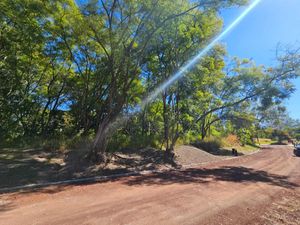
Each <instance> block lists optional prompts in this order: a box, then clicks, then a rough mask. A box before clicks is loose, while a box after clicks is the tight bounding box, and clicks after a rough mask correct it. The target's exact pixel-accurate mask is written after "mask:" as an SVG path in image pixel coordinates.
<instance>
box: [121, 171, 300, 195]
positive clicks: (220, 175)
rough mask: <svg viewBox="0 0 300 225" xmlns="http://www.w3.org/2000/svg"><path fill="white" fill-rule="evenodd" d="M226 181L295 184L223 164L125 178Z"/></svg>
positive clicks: (145, 181) (156, 182) (169, 181)
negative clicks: (207, 167) (211, 167)
mask: <svg viewBox="0 0 300 225" xmlns="http://www.w3.org/2000/svg"><path fill="white" fill-rule="evenodd" d="M217 181H227V182H234V183H244V184H250V183H266V184H269V185H273V186H279V187H284V188H291V189H293V188H296V187H298V185H297V184H295V183H292V182H289V181H288V177H287V176H280V175H277V174H272V173H268V172H266V171H263V170H255V169H252V168H247V167H242V166H240V167H235V166H224V167H221V168H214V169H204V168H202V169H199V168H190V169H185V170H173V171H169V172H165V173H153V174H150V175H145V176H137V177H132V178H131V179H129V180H125V181H124V183H125V184H127V185H167V184H176V183H177V184H189V183H200V184H201V183H214V182H217Z"/></svg>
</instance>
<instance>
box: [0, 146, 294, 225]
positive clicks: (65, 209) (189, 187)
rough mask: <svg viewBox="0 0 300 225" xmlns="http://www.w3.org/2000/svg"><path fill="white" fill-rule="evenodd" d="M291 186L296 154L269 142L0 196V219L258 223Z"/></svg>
mask: <svg viewBox="0 0 300 225" xmlns="http://www.w3.org/2000/svg"><path fill="white" fill-rule="evenodd" d="M298 185H300V158H297V157H294V156H293V154H292V147H287V146H273V147H267V148H265V149H263V150H262V151H260V152H259V153H256V154H253V155H250V156H243V157H239V158H237V159H233V160H226V161H220V162H216V163H211V164H208V165H205V166H202V167H197V168H190V169H182V170H180V171H171V172H165V173H160V174H150V175H144V176H135V177H127V178H121V179H118V180H114V181H109V182H103V183H96V184H90V185H80V186H67V187H57V188H51V189H47V190H40V191H38V192H31V193H22V194H21V193H17V194H9V195H8V194H3V195H1V196H0V198H1V202H2V203H1V204H0V224H5V225H14V224H22V225H26V224H30V225H33V224H47V225H49V224H105V225H107V224H138V225H141V224H151V225H154V224H261V222H262V221H261V216H262V215H263V213H264V212H265V211H266V210H268V208H269V207H270V205H271V204H272V203H273V202H274V201H276V200H277V199H278V198H280V196H283V195H286V194H287V193H289V192H293V193H294V192H297V193H298V192H299V188H298ZM299 224H300V221H299Z"/></svg>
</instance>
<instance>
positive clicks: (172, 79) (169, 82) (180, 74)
mask: <svg viewBox="0 0 300 225" xmlns="http://www.w3.org/2000/svg"><path fill="white" fill-rule="evenodd" d="M260 1H261V0H255V1H253V2H252V3H251V4H250V5H249V6H248V7H247V8H246V9H245V10H244V11H243V12H242V14H241V15H239V17H237V18H236V19H235V20H234V21H233V22H232V23H231V24H230V25H229V26H228V27H227V28H226V29H225V30H224V31H223V32H222V33H220V34H219V35H218V36H217V37H215V38H214V39H213V40H212V41H211V42H210V43H209V44H208V45H207V46H206V47H205V48H204V49H202V50H201V51H200V52H199V53H198V54H197V55H195V56H194V57H193V58H192V59H190V60H189V61H188V62H187V63H186V64H185V65H184V66H182V67H181V68H180V69H179V70H178V72H176V73H175V74H173V75H172V76H171V77H170V78H169V79H168V80H166V81H165V82H164V83H162V84H161V85H160V86H158V87H157V88H156V89H155V90H154V91H153V92H151V93H150V94H149V96H148V97H146V98H145V99H144V100H143V101H142V102H141V104H140V108H144V107H145V105H147V104H148V103H150V102H151V101H153V100H154V99H155V98H156V97H157V96H158V95H159V94H160V93H161V92H163V91H164V90H165V89H167V88H168V87H169V86H171V85H172V84H173V83H174V82H175V81H177V80H178V79H180V78H181V77H183V76H184V75H185V74H186V72H188V70H190V69H191V68H192V67H193V66H194V65H195V64H197V63H198V61H199V60H200V59H201V58H202V57H203V56H205V55H206V53H208V52H209V51H210V50H211V49H212V48H213V47H214V46H215V45H216V44H217V43H218V42H219V41H220V40H222V39H223V38H224V37H225V36H226V35H227V34H228V33H229V32H230V31H231V30H232V29H233V28H234V27H236V26H237V25H238V24H239V23H240V22H241V21H242V20H243V19H244V18H245V17H246V16H247V15H248V14H249V13H250V12H251V11H252V10H253V9H254V8H255V7H256V6H257V5H258V3H259V2H260Z"/></svg>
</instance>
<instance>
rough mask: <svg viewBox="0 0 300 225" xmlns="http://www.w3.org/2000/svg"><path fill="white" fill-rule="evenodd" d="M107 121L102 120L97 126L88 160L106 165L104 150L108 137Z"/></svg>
mask: <svg viewBox="0 0 300 225" xmlns="http://www.w3.org/2000/svg"><path fill="white" fill-rule="evenodd" d="M109 124H110V123H109V119H104V120H103V121H102V122H101V123H100V124H99V126H98V130H97V133H96V137H95V140H94V142H93V144H92V146H91V150H90V153H89V155H88V158H89V159H90V160H92V161H97V162H104V163H106V161H107V157H106V149H107V143H108V136H109V132H108V131H109Z"/></svg>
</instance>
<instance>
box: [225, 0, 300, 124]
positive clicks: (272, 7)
mask: <svg viewBox="0 0 300 225" xmlns="http://www.w3.org/2000/svg"><path fill="white" fill-rule="evenodd" d="M243 9H244V8H232V9H226V10H223V11H222V12H221V16H222V17H223V19H224V22H225V26H226V25H228V24H229V23H230V22H232V21H233V20H234V19H235V18H236V17H237V16H238V15H239V14H240V13H241V12H242V11H243ZM223 42H224V43H225V45H226V47H227V51H228V53H229V55H230V56H238V57H240V58H252V59H253V60H254V61H255V62H256V64H257V65H260V64H264V65H267V66H271V65H274V63H275V60H274V59H275V49H276V46H277V44H278V43H281V44H298V46H299V45H300V0H262V1H261V2H260V3H259V5H258V6H257V7H256V8H255V9H254V10H253V11H252V12H250V14H249V15H248V16H247V17H246V18H245V19H244V20H243V21H242V22H241V23H240V24H239V25H238V26H237V27H235V29H234V30H233V31H232V32H231V33H230V34H229V35H227V36H226V38H225V39H224V40H223ZM297 42H298V43H297ZM295 85H296V88H297V91H296V92H295V93H294V94H293V95H292V96H291V98H290V99H288V100H287V101H286V106H287V109H288V111H289V113H290V116H291V117H292V118H294V119H300V78H298V79H297V80H296V81H295Z"/></svg>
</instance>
